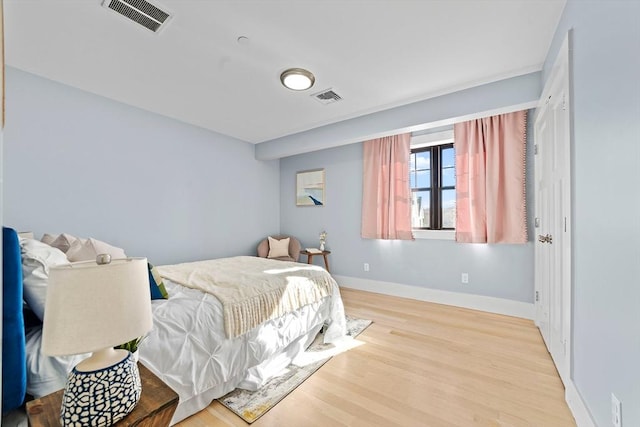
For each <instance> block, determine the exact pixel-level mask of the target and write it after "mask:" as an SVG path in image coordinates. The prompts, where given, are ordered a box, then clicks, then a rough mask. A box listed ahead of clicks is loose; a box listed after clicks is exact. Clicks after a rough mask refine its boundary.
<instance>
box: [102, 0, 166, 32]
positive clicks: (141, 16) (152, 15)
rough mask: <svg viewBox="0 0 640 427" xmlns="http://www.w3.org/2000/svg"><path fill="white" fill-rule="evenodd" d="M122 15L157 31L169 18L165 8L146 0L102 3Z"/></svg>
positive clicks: (111, 0) (121, 0)
mask: <svg viewBox="0 0 640 427" xmlns="http://www.w3.org/2000/svg"><path fill="white" fill-rule="evenodd" d="M102 5H103V6H104V7H106V8H109V9H111V10H113V11H115V12H117V13H119V14H120V15H122V16H125V17H127V18H129V19H130V20H132V21H133V22H136V23H138V24H140V25H142V26H143V27H145V28H147V29H149V30H151V31H153V32H154V33H157V32H158V31H159V30H160V29H161V28H163V26H164V24H166V22H167V21H168V20H169V18H170V17H171V15H169V14H168V13H167V12H165V11H164V10H162V9H160V8H158V7H156V6H154V5H152V4H151V3H149V2H147V1H145V0H105V2H104V3H103V4H102Z"/></svg>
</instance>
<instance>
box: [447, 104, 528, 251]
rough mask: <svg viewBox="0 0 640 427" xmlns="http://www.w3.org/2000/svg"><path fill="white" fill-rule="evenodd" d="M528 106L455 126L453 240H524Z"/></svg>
mask: <svg viewBox="0 0 640 427" xmlns="http://www.w3.org/2000/svg"><path fill="white" fill-rule="evenodd" d="M526 128H527V112H526V111H518V112H515V113H509V114H501V115H498V116H493V117H487V118H483V119H478V120H471V121H468V122H463V123H458V124H456V125H455V126H454V134H455V151H456V194H457V200H456V241H458V242H465V243H526V241H527V219H526V218H527V211H526V205H525V203H526V198H525V154H526V146H525V144H526Z"/></svg>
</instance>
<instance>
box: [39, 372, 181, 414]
mask: <svg viewBox="0 0 640 427" xmlns="http://www.w3.org/2000/svg"><path fill="white" fill-rule="evenodd" d="M138 370H139V371H140V381H141V382H142V395H141V396H140V401H139V402H138V404H137V405H136V407H135V408H134V410H133V411H132V412H131V413H130V414H129V415H127V416H126V417H125V418H124V419H122V420H120V421H119V422H117V423H116V424H114V425H115V426H118V427H125V426H137V427H143V426H152V425H153V426H168V425H169V423H170V422H171V417H173V413H174V412H175V410H176V407H177V406H178V394H177V393H176V392H175V391H173V390H172V389H171V387H169V386H168V385H166V384H165V383H164V382H162V380H160V378H158V377H157V376H155V375H154V374H153V372H151V371H150V370H149V369H147V367H146V366H144V365H143V364H142V363H138ZM63 393H64V390H58V391H56V392H55V393H51V394H48V395H46V396H44V397H41V398H40V399H36V400H32V401H31V402H27V416H28V417H29V425H31V426H32V427H52V426H59V425H60V407H61V405H62V394H63Z"/></svg>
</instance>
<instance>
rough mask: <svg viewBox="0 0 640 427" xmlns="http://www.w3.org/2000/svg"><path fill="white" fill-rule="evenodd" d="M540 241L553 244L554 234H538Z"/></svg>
mask: <svg viewBox="0 0 640 427" xmlns="http://www.w3.org/2000/svg"><path fill="white" fill-rule="evenodd" d="M538 241H539V242H540V243H550V244H553V236H552V235H551V234H547V235H546V236H543V235H542V234H538Z"/></svg>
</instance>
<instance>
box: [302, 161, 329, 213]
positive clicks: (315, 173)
mask: <svg viewBox="0 0 640 427" xmlns="http://www.w3.org/2000/svg"><path fill="white" fill-rule="evenodd" d="M324 203H325V198H324V169H315V170H309V171H302V172H298V173H297V174H296V206H324Z"/></svg>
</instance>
